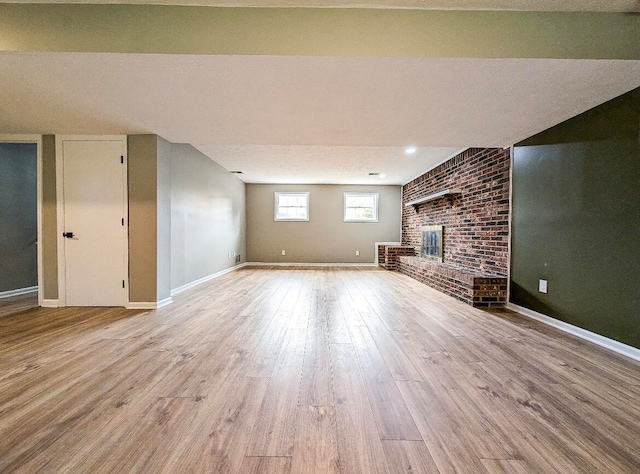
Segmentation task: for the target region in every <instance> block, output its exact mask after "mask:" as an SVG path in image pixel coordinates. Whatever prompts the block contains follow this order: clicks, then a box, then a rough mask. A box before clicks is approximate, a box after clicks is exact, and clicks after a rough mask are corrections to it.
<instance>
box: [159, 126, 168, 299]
mask: <svg viewBox="0 0 640 474" xmlns="http://www.w3.org/2000/svg"><path fill="white" fill-rule="evenodd" d="M171 147H172V145H171V143H170V142H168V141H166V140H164V139H163V138H161V137H157V152H158V156H157V158H158V159H157V170H156V171H157V174H156V183H157V201H156V210H157V223H156V225H157V229H156V230H157V233H156V237H157V241H156V253H157V256H156V258H157V260H156V262H157V263H156V270H157V275H156V281H157V294H156V297H157V301H162V300H164V299H166V298H169V297H170V296H171Z"/></svg>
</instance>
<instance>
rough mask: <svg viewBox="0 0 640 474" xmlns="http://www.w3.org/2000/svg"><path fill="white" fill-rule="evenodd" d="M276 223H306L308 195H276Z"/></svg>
mask: <svg viewBox="0 0 640 474" xmlns="http://www.w3.org/2000/svg"><path fill="white" fill-rule="evenodd" d="M274 220H276V221H308V220H309V193H276V205H275V212H274Z"/></svg>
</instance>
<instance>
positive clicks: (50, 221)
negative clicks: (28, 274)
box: [42, 135, 58, 300]
mask: <svg viewBox="0 0 640 474" xmlns="http://www.w3.org/2000/svg"><path fill="white" fill-rule="evenodd" d="M56 199H57V198H56V137H55V135H43V136H42V272H43V275H42V284H43V286H44V291H43V292H42V293H43V298H44V299H51V300H57V299H58V214H57V208H56V202H57V201H56Z"/></svg>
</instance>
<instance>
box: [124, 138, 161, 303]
mask: <svg viewBox="0 0 640 474" xmlns="http://www.w3.org/2000/svg"><path fill="white" fill-rule="evenodd" d="M127 144H128V161H129V162H128V168H127V172H128V187H129V301H132V302H155V301H157V288H156V285H157V283H156V275H157V262H156V258H157V257H156V255H157V245H156V240H157V237H156V236H157V233H158V232H157V213H158V211H157V202H156V201H157V187H158V181H157V161H158V160H157V155H158V150H157V136H156V135H130V136H129V137H127Z"/></svg>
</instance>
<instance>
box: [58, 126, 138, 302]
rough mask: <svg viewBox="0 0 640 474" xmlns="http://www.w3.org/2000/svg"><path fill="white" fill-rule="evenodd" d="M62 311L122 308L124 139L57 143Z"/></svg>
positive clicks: (61, 140)
mask: <svg viewBox="0 0 640 474" xmlns="http://www.w3.org/2000/svg"><path fill="white" fill-rule="evenodd" d="M56 168H57V172H56V176H57V179H58V186H57V193H58V230H59V232H58V233H59V235H58V239H59V240H58V242H59V244H58V271H59V273H58V278H59V280H58V282H59V283H58V286H59V289H60V291H59V293H60V294H59V296H60V305H61V306H126V304H127V300H128V298H127V294H128V283H127V280H128V278H127V267H128V250H127V249H128V245H127V193H126V186H127V183H126V137H56Z"/></svg>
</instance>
